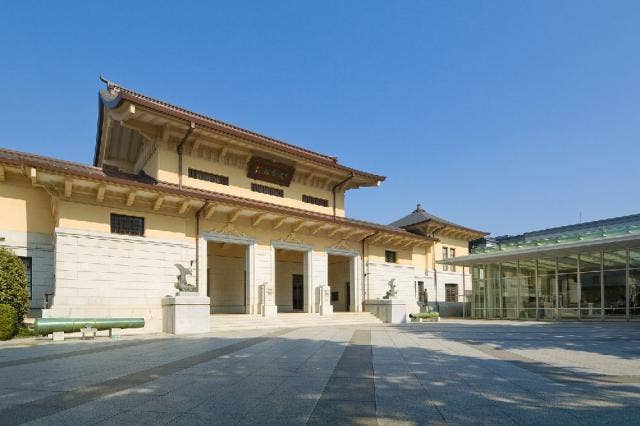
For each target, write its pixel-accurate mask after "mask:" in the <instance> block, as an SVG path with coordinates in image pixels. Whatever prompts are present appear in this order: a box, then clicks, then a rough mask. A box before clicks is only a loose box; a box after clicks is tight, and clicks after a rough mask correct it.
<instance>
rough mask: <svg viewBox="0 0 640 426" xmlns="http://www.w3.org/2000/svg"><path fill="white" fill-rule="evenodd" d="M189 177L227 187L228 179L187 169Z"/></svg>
mask: <svg viewBox="0 0 640 426" xmlns="http://www.w3.org/2000/svg"><path fill="white" fill-rule="evenodd" d="M189 177H190V178H192V179H198V180H206V181H207V182H213V183H219V184H220V185H229V177H228V176H222V175H216V174H213V173H207V172H203V171H202V170H196V169H191V168H190V169H189Z"/></svg>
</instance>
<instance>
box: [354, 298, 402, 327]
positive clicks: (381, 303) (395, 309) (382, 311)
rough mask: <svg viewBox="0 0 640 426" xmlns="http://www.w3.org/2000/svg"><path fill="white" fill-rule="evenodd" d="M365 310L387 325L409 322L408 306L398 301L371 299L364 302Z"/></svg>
mask: <svg viewBox="0 0 640 426" xmlns="http://www.w3.org/2000/svg"><path fill="white" fill-rule="evenodd" d="M364 309H365V311H367V312H371V313H372V314H374V315H375V316H377V317H378V318H380V319H381V320H382V322H384V323H387V324H405V323H406V322H407V318H408V315H407V304H406V303H405V302H404V301H402V300H398V299H371V300H367V301H365V302H364Z"/></svg>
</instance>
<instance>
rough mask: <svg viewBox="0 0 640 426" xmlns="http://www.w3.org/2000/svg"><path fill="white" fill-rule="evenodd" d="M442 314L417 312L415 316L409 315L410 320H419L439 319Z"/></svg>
mask: <svg viewBox="0 0 640 426" xmlns="http://www.w3.org/2000/svg"><path fill="white" fill-rule="evenodd" d="M439 316H440V314H439V313H438V312H416V313H414V314H409V318H411V319H418V318H438V317H439Z"/></svg>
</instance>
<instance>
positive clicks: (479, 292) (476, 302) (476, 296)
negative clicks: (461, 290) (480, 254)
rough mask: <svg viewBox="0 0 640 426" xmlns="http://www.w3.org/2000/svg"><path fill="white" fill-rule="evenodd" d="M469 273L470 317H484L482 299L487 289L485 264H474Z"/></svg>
mask: <svg viewBox="0 0 640 426" xmlns="http://www.w3.org/2000/svg"><path fill="white" fill-rule="evenodd" d="M471 274H472V277H471V280H472V283H471V317H472V318H484V317H485V305H484V300H485V295H486V291H487V280H486V266H484V265H480V266H474V267H473V268H472V272H471Z"/></svg>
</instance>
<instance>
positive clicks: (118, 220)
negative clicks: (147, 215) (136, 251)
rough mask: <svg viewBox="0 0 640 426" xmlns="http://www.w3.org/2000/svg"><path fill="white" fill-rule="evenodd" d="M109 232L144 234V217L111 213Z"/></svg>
mask: <svg viewBox="0 0 640 426" xmlns="http://www.w3.org/2000/svg"><path fill="white" fill-rule="evenodd" d="M111 232H112V233H114V234H123V235H137V236H140V237H143V236H144V217H137V216H125V215H122V214H115V213H111Z"/></svg>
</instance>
